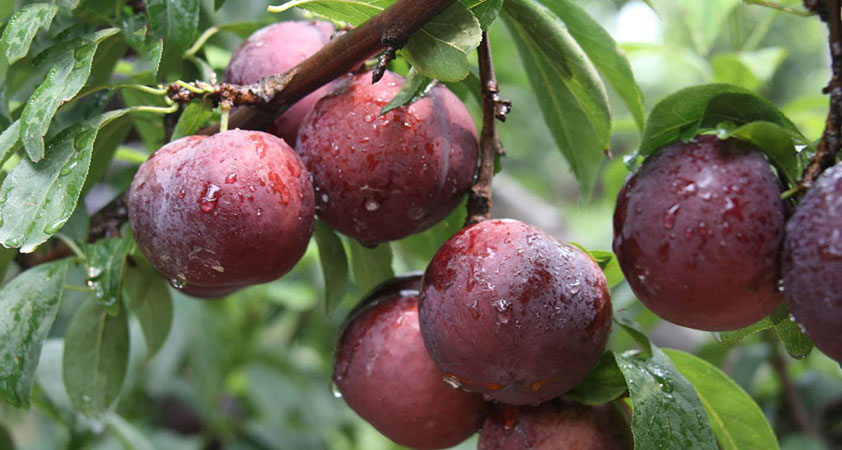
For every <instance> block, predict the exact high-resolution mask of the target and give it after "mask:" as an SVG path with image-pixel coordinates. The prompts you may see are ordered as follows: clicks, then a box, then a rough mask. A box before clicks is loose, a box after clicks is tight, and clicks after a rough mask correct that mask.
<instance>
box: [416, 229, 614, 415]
mask: <svg viewBox="0 0 842 450" xmlns="http://www.w3.org/2000/svg"><path fill="white" fill-rule="evenodd" d="M419 304H420V306H419V309H420V318H421V332H422V334H423V335H424V341H425V342H426V344H427V349H428V350H429V352H430V355H431V356H432V357H433V360H434V361H435V362H436V364H437V365H438V366H439V367H440V368H441V370H442V371H443V372H444V374H445V376H446V377H447V378H449V379H450V380H451V381H452V382H453V383H455V384H459V385H461V386H462V387H463V388H465V389H467V390H470V391H473V392H481V393H483V394H487V395H489V396H490V397H491V398H493V399H495V400H498V401H500V402H503V403H508V404H515V405H521V404H531V403H537V402H543V401H546V400H550V399H553V398H556V397H558V396H559V395H561V394H563V393H565V392H567V391H568V390H570V388H572V387H573V386H574V385H575V384H576V383H578V382H579V380H581V379H582V377H584V376H585V374H586V373H587V372H588V371H589V370H590V369H591V368H592V367H593V366H594V365H595V364H596V363H597V362H598V361H599V359H600V357H601V356H602V353H603V351H604V350H605V344H606V341H607V339H608V334H609V332H610V329H611V300H610V295H609V291H608V286H607V284H606V281H605V276H604V274H603V273H602V270H601V269H600V268H599V266H598V265H597V264H596V262H595V261H594V260H593V259H592V258H591V257H590V256H589V255H588V254H586V253H585V252H583V251H582V250H579V249H578V248H576V247H572V246H569V245H566V244H562V243H560V242H558V241H556V240H555V239H553V238H552V237H550V236H548V235H546V234H545V233H544V232H542V231H540V230H538V229H537V228H534V227H532V226H530V225H527V224H525V223H522V222H518V221H514V220H490V221H485V222H481V223H479V224H476V225H472V226H470V227H467V228H465V229H463V230H462V231H460V232H459V233H457V234H456V235H455V236H453V237H452V238H450V240H449V241H447V242H446V243H445V244H444V245H443V246H442V247H441V249H439V251H438V252H437V253H436V255H435V256H434V257H433V260H432V262H430V265H429V266H428V267H427V271H426V272H425V274H424V283H423V287H422V290H421V297H420V303H419Z"/></svg>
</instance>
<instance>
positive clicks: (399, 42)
mask: <svg viewBox="0 0 842 450" xmlns="http://www.w3.org/2000/svg"><path fill="white" fill-rule="evenodd" d="M454 2H455V0H425V1H417V0H399V1H398V2H397V3H395V4H394V5H392V6H390V7H388V8H386V9H385V10H383V12H381V13H380V14H378V15H376V16H374V17H372V18H371V19H370V20H369V21H368V22H365V23H364V24H362V25H360V26H359V27H357V28H354V29H352V30H350V31H348V32H347V33H345V34H343V35H341V36H338V37H336V38H335V39H332V40H331V41H330V42H328V43H327V45H325V46H324V47H323V48H322V49H321V50H319V51H318V52H316V53H315V54H313V55H312V56H310V57H309V58H307V59H305V60H304V61H302V62H301V63H300V64H298V65H297V66H295V67H293V68H292V69H290V70H288V71H287V72H285V73H283V74H280V75H274V76H270V77H266V78H263V79H262V80H260V81H258V82H257V83H254V84H251V85H246V86H237V85H232V84H228V83H221V84H219V85H208V84H207V83H205V84H204V85H200V84H198V83H197V84H196V86H195V87H196V88H197V89H196V90H195V91H194V90H191V89H189V88H184V86H183V85H181V86H180V87H181V88H183V89H179V88H175V89H174V88H172V87H171V91H170V93H171V98H172V99H173V100H176V101H179V102H185V101H190V99H192V98H198V97H202V96H204V95H208V94H211V99H212V100H214V101H215V102H219V101H221V100H223V99H226V96H229V99H233V100H242V102H237V101H234V102H233V103H234V104H235V105H237V104H246V105H256V106H257V107H252V108H239V109H238V110H236V111H234V112H233V113H232V114H231V117H230V118H229V124H230V125H229V126H230V127H231V128H245V129H263V128H265V127H266V126H268V125H269V124H270V123H272V121H273V120H274V119H275V118H276V117H277V116H278V115H279V114H281V113H283V112H284V111H285V110H286V109H287V108H289V107H290V106H292V105H293V104H294V103H295V102H297V101H298V100H301V99H302V98H304V97H305V96H307V94H310V93H311V92H313V91H315V90H316V89H318V88H320V87H322V86H324V85H326V84H327V83H330V82H331V81H333V80H335V79H336V78H339V77H340V76H342V75H344V74H346V73H348V72H351V71H353V70H354V68H356V67H357V66H358V65H359V64H360V63H361V62H364V61H366V60H368V59H370V58H372V57H374V56H375V55H377V54H378V53H380V52H381V51H383V50H386V56H385V57H384V58H383V59H381V61H385V63H388V61H389V60H390V58H392V57H393V56H394V55H393V53H394V52H395V51H397V49H398V48H400V47H402V46H403V44H405V43H406V42H407V41H408V40H409V38H410V37H411V36H412V34H413V33H415V32H416V31H418V29H419V28H421V27H422V26H423V25H424V24H425V23H427V22H428V21H429V20H430V19H432V18H433V17H435V16H436V15H438V14H439V13H441V12H442V11H444V10H445V9H446V8H447V7H448V6H450V5H451V4H452V3H454ZM385 63H384V66H385ZM191 87H193V86H191ZM217 88H218V89H217ZM208 90H210V92H208ZM218 130H219V127H218V125H216V126H212V127H208V128H206V129H204V130H201V131H200V133H201V134H213V133H216V132H217V131H218Z"/></svg>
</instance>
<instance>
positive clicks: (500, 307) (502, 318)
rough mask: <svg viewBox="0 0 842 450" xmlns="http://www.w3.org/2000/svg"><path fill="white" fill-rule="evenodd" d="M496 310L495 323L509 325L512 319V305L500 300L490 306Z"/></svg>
mask: <svg viewBox="0 0 842 450" xmlns="http://www.w3.org/2000/svg"><path fill="white" fill-rule="evenodd" d="M491 305H492V306H493V307H494V309H496V310H497V322H498V323H501V324H503V325H505V324H507V323H509V319H511V318H512V311H511V306H512V304H511V303H510V302H509V301H508V300H506V299H500V300H497V301H495V302H494V303H492V304H491Z"/></svg>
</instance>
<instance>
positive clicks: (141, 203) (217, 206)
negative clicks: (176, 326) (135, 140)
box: [128, 130, 314, 297]
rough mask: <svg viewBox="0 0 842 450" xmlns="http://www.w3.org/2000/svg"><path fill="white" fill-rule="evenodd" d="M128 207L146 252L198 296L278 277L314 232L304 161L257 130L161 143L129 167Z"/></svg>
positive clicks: (163, 271) (173, 280)
mask: <svg viewBox="0 0 842 450" xmlns="http://www.w3.org/2000/svg"><path fill="white" fill-rule="evenodd" d="M128 210H129V222H130V224H131V227H132V232H133V233H134V237H135V240H136V241H137V244H138V247H139V248H140V250H141V251H142V252H143V254H144V255H145V256H146V258H148V259H149V261H150V262H151V263H152V265H153V266H155V268H156V269H157V270H158V271H159V272H160V273H161V274H163V275H164V276H165V277H167V278H168V279H169V280H171V283H172V284H173V285H174V286H176V287H179V288H182V289H183V291H184V292H185V293H187V294H189V295H193V296H197V297H219V296H223V295H226V294H228V293H230V292H232V291H234V290H236V289H238V288H241V287H244V286H247V285H251V284H257V283H264V282H267V281H271V280H274V279H276V278H279V277H280V276H282V275H284V274H285V273H287V272H288V271H289V270H290V269H292V267H293V266H294V265H295V263H296V262H298V260H299V259H301V257H302V256H303V255H304V251H305V250H306V248H307V244H308V242H309V240H310V237H311V235H312V233H313V221H314V217H313V216H314V205H313V187H312V184H311V183H310V180H309V177H308V175H307V171H306V170H305V169H304V166H303V164H302V163H301V161H300V159H299V158H298V156H297V155H296V154H295V151H294V150H292V148H290V147H289V146H288V145H287V144H286V143H284V141H282V140H281V139H278V138H277V137H275V136H272V135H270V134H268V133H263V132H260V131H241V130H231V131H227V132H224V133H218V134H216V135H213V136H210V137H204V136H189V137H184V138H181V139H178V140H176V141H173V142H171V143H169V144H167V145H165V146H164V147H162V148H161V149H159V150H158V151H156V152H155V153H154V154H153V155H152V156H150V158H149V159H148V160H147V161H146V162H145V163H144V164H143V165H141V167H140V169H138V172H137V174H135V177H134V180H133V181H132V185H131V188H130V190H129V196H128Z"/></svg>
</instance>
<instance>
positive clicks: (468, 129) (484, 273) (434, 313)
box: [128, 22, 631, 449]
mask: <svg viewBox="0 0 842 450" xmlns="http://www.w3.org/2000/svg"><path fill="white" fill-rule="evenodd" d="M332 30H333V29H332V27H331V26H330V25H327V24H322V23H318V22H287V23H280V24H276V25H272V26H269V27H267V28H264V29H262V30H260V31H258V32H256V33H255V34H254V35H253V36H251V37H250V38H249V39H248V40H247V41H246V42H245V43H243V45H242V46H241V47H240V48H239V49H238V50H237V51H236V52H235V53H234V55H233V57H232V60H231V63H230V64H229V66H228V68H227V70H226V71H225V79H226V80H227V81H230V82H234V83H251V82H255V81H257V80H259V79H260V78H261V77H264V76H267V75H270V74H275V73H279V72H283V71H285V70H287V69H289V68H290V67H292V66H294V65H295V64H297V63H298V62H300V61H301V60H302V59H304V58H306V57H307V56H308V55H310V54H312V53H313V52H315V51H317V50H318V48H320V47H321V46H322V45H324V44H325V43H326V42H327V41H328V40H329V39H330V35H331V33H332ZM370 80H371V78H370V73H365V72H363V73H356V74H348V75H346V76H344V77H342V78H340V79H338V80H336V81H334V82H333V83H332V84H331V85H329V86H328V87H326V88H323V90H321V91H318V92H316V93H314V94H312V95H311V96H308V97H306V98H304V99H303V100H301V101H299V102H298V103H297V104H296V105H295V106H293V107H292V108H290V109H289V110H287V111H286V112H285V113H284V114H283V115H281V116H280V118H278V119H277V120H276V121H275V122H274V123H273V124H272V125H271V126H270V127H269V128H268V130H267V131H268V132H264V131H245V130H231V131H225V132H221V133H218V134H216V135H213V136H209V137H205V136H189V137H184V138H181V139H178V140H176V141H173V142H171V143H169V144H167V145H165V146H164V147H162V148H161V149H159V150H158V151H156V152H155V153H154V154H153V155H152V156H150V158H149V160H148V161H147V162H146V163H144V164H143V165H142V166H141V168H140V169H139V170H138V173H137V175H136V176H135V179H134V181H133V183H132V186H131V189H130V192H129V197H128V206H129V218H130V223H131V226H132V230H133V233H134V237H135V239H136V241H137V243H138V247H139V248H140V250H141V251H142V252H143V254H144V255H145V256H146V257H147V258H148V259H149V261H150V262H151V263H152V264H153V265H154V266H155V267H156V268H157V270H158V271H159V272H160V273H161V274H163V275H164V276H166V277H167V279H169V280H170V282H171V284H172V285H173V286H174V287H176V288H178V289H180V290H182V291H183V292H184V293H186V294H189V295H192V296H195V297H205V298H213V297H221V296H225V295H227V294H229V293H231V292H233V291H235V290H237V289H240V288H243V287H246V286H250V285H253V284H257V283H264V282H268V281H271V280H274V279H276V278H279V277H281V276H283V275H284V274H285V273H287V272H288V271H289V270H290V269H291V268H292V267H293V266H294V265H295V264H296V263H297V261H298V260H299V259H300V258H301V257H302V255H303V254H304V252H305V250H306V247H307V245H308V242H309V240H310V238H311V236H312V232H313V223H314V218H315V217H316V216H318V217H319V218H320V219H321V220H323V221H324V222H325V223H327V224H328V225H330V226H331V227H333V228H334V229H336V230H338V231H340V232H342V233H344V234H345V235H347V236H349V237H351V238H353V239H356V240H358V241H360V242H361V243H363V244H364V245H369V246H373V245H377V244H379V243H382V242H388V241H392V240H396V239H401V238H403V237H406V236H409V235H411V234H414V233H418V232H421V231H423V230H425V229H427V228H429V227H430V226H432V225H434V224H435V223H437V222H439V221H441V220H442V219H443V218H445V217H446V216H447V215H448V214H450V213H451V212H452V211H453V210H454V209H455V208H456V207H457V205H458V204H459V203H460V201H461V199H462V198H463V196H464V195H465V193H466V192H467V191H468V190H469V189H470V187H471V184H472V183H473V180H474V176H475V172H476V169H477V165H478V142H477V131H476V127H475V125H474V123H473V120H472V118H471V116H470V114H469V112H468V110H467V109H466V107H465V106H464V105H463V104H462V102H461V101H460V100H459V99H458V98H457V97H456V96H455V95H454V94H453V93H452V92H450V91H449V90H448V89H447V88H445V87H444V86H441V85H436V86H434V87H432V88H431V89H429V91H428V92H427V93H426V95H425V96H424V97H423V98H421V99H420V100H417V101H415V102H413V103H412V104H410V105H407V106H402V107H399V108H396V109H393V110H392V111H390V112H388V113H386V114H381V110H382V109H383V107H384V106H385V105H387V103H388V102H389V101H390V100H391V99H392V98H394V97H395V95H396V94H397V93H398V92H399V90H400V88H401V86H402V84H403V79H402V78H401V77H400V76H399V75H397V74H394V73H391V72H386V74H385V75H384V77H383V79H382V80H381V81H380V82H378V83H376V84H371V82H370ZM290 144H294V145H295V148H293V147H292V146H291V145H290ZM611 321H612V309H611V300H610V292H609V288H608V285H607V283H606V280H605V277H604V275H603V273H602V270H601V269H600V267H599V266H598V265H597V263H596V262H595V261H594V260H593V258H591V256H590V255H589V254H588V253H586V252H584V251H583V250H580V249H579V248H577V247H574V246H571V245H567V244H564V243H561V242H558V241H557V240H555V239H554V238H552V237H550V236H549V235H547V234H545V233H544V232H542V231H541V230H539V229H537V228H535V227H533V226H530V225H528V224H525V223H522V222H519V221H515V220H488V221H484V222H481V223H478V224H475V225H472V226H469V227H466V228H464V229H463V230H461V231H460V232H459V233H457V234H456V235H454V236H453V237H452V238H451V239H450V240H449V241H447V242H446V243H445V244H444V245H443V246H442V247H441V248H440V249H439V250H438V252H437V253H436V255H435V256H434V258H433V259H432V261H431V262H430V264H429V266H428V267H427V270H426V272H425V273H424V274H423V277H422V276H421V275H412V276H408V277H404V278H399V279H395V280H392V281H390V282H387V283H386V284H384V285H382V286H380V287H379V288H377V289H376V290H375V291H374V292H372V293H371V294H369V295H368V296H367V297H366V299H364V300H363V301H362V302H360V304H359V306H358V307H357V308H356V309H355V310H354V311H353V312H352V313H351V314H350V316H349V318H348V319H347V321H346V325H345V326H344V328H343V330H342V333H341V336H340V338H339V340H338V343H337V349H336V361H335V371H334V375H333V380H334V383H335V385H336V389H337V392H339V393H341V395H342V396H343V397H344V399H345V401H346V402H347V403H348V405H349V406H350V407H351V408H352V409H353V410H355V411H356V412H357V413H358V414H359V415H360V416H361V417H363V418H364V419H366V420H367V421H368V422H370V423H371V424H372V425H373V426H374V427H375V428H377V429H378V430H380V431H381V432H382V433H383V434H384V435H385V436H387V437H389V438H391V439H392V440H394V441H395V442H397V443H399V444H402V445H405V446H408V447H412V448H419V449H434V448H445V447H450V446H453V445H456V444H458V443H459V442H462V441H463V440H465V439H467V438H468V437H469V436H471V435H473V434H474V433H476V432H477V430H479V429H482V437H481V439H480V448H487V449H492V448H506V449H508V448H534V449H557V448H582V449H601V448H631V443H630V442H631V441H630V440H629V439H626V434H627V433H625V431H628V424H627V423H626V419H625V418H623V417H622V416H621V415H618V413H617V412H616V411H615V410H613V409H612V408H613V406H612V407H609V406H605V407H588V406H584V405H578V404H574V403H572V402H569V401H565V400H559V398H560V397H561V396H562V395H564V394H565V393H566V392H567V391H569V390H570V389H571V388H572V387H573V386H574V385H576V384H577V383H578V382H579V381H580V380H581V379H582V378H583V377H584V376H585V374H586V373H587V372H588V371H589V370H590V369H591V368H592V367H593V366H594V365H596V363H597V362H598V361H599V360H600V358H601V357H602V355H603V352H604V351H605V345H606V342H607V340H608V335H609V332H610V329H611ZM539 404H540V406H535V405H539ZM501 405H508V406H506V407H503V406H501ZM500 411H506V412H505V413H501V412H500ZM501 414H504V415H506V417H508V419H506V420H505V421H503V422H500V420H499V417H501ZM605 427H611V428H612V429H611V430H605V429H604V428H605ZM512 430H515V431H512ZM623 430H625V431H623ZM624 433H625V434H624ZM515 435H516V436H515ZM518 439H521V440H524V439H525V441H518ZM524 442H526V443H528V447H524V445H527V444H524Z"/></svg>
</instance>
